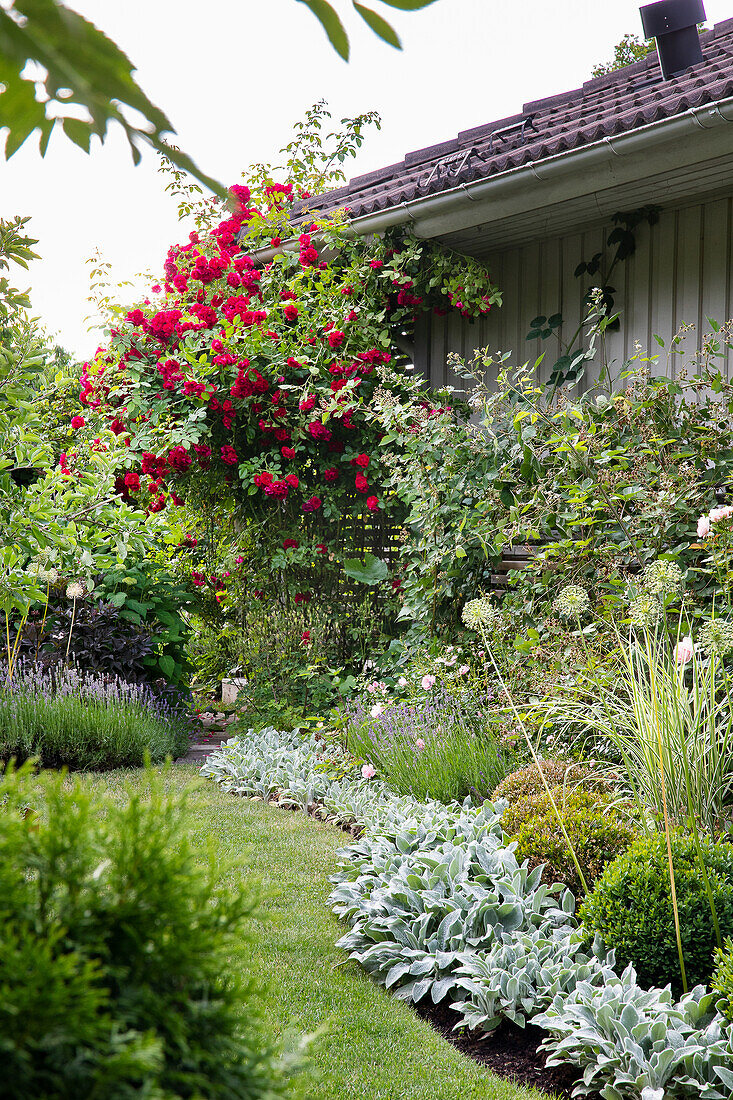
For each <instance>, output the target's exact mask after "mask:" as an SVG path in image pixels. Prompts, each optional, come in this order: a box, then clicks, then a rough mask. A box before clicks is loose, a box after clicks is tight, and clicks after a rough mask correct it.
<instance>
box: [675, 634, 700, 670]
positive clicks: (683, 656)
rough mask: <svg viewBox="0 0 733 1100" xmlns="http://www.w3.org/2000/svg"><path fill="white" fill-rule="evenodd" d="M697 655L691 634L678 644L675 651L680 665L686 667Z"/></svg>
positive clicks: (676, 659)
mask: <svg viewBox="0 0 733 1100" xmlns="http://www.w3.org/2000/svg"><path fill="white" fill-rule="evenodd" d="M694 653H695V647H694V645H693V644H692V638H691V637H690V636H689V634H688V635H687V636H686V637H684V638H683V639H682V641H681V642H678V643H677V646H676V648H675V651H674V659H675V661H676V662H677V664H678V665H686V664H687V662H688V661H691V660H692V658H693V655H694Z"/></svg>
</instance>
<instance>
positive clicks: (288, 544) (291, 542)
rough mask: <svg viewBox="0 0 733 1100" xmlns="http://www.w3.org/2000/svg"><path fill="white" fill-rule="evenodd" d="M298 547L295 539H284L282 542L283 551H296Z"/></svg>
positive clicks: (298, 544)
mask: <svg viewBox="0 0 733 1100" xmlns="http://www.w3.org/2000/svg"><path fill="white" fill-rule="evenodd" d="M299 546H300V543H299V542H298V541H297V539H285V541H284V542H283V550H297V549H298V547H299Z"/></svg>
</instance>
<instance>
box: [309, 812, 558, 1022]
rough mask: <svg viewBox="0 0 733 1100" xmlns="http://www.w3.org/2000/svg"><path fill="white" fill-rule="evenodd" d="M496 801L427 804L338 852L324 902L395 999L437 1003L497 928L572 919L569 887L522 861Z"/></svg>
mask: <svg viewBox="0 0 733 1100" xmlns="http://www.w3.org/2000/svg"><path fill="white" fill-rule="evenodd" d="M501 808H502V806H501V805H500V806H499V807H498V808H496V807H494V806H492V805H491V804H489V803H484V805H483V806H481V807H474V806H471V805H470V804H466V805H464V806H463V807H458V806H452V807H451V806H449V807H445V806H442V807H441V809H440V811H439V812H436V811H435V809H431V810H430V811H429V812H428V813H427V814H426V815H424V816H422V818H420V817H414V818H412V819H408V820H406V821H404V822H403V823H402V824H401V825H400V826H399V827H398V828H393V829H392V830H390V832H389V834H381V835H375V834H373V833H371V832H370V833H368V834H366V835H365V836H364V837H362V838H361V840H359V841H358V842H357V843H356V844H353V845H351V846H350V847H349V848H347V849H345V850H344V851H342V852H341V853H340V860H341V867H340V870H339V873H338V874H337V875H335V876H334V878H333V880H332V881H333V882H334V883H335V884H336V888H335V889H334V891H333V893H332V895H331V902H332V904H333V906H334V908H335V910H336V912H337V913H338V914H339V916H341V917H342V918H343V919H345V920H347V921H348V922H349V923H350V924H351V929H350V931H349V932H347V934H346V935H345V936H343V937H342V938H341V939H340V940H339V946H340V947H343V948H344V949H345V950H347V951H349V952H350V953H351V957H352V958H353V959H356V960H357V961H358V962H359V963H360V964H361V965H362V966H363V967H364V969H365V970H367V971H368V972H369V973H370V974H371V975H372V977H373V978H374V979H375V980H376V981H378V982H380V983H382V984H384V985H385V986H386V987H387V988H388V989H394V990H395V992H396V994H397V996H398V997H402V998H404V999H406V1000H412V1001H419V1000H420V999H421V998H422V997H424V996H425V995H426V994H430V997H431V998H432V1000H433V1002H435V1003H437V1002H438V1001H441V1000H442V999H443V998H445V997H447V996H448V995H449V994H450V993H452V992H453V991H454V989H455V988H456V980H457V974H456V972H457V970H458V968H459V967H464V968H465V967H466V966H467V965H468V964H469V960H470V959H471V958H472V957H473V956H474V955H475V954H476V953H478V952H483V951H486V950H488V949H489V948H491V946H492V945H494V944H495V943H500V942H502V937H503V936H518V935H521V934H523V933H526V932H529V931H531V930H532V929H543V930H544V931H545V934H546V935H547V936H552V934H553V932H554V930H556V929H559V928H562V927H570V928H572V927H574V925H575V921H574V918H573V912H574V909H575V899H574V898H573V895H572V894H571V893H570V891H569V890H564V891H563V888H562V887H560V886H554V887H548V886H546V885H544V884H543V883H541V882H540V877H541V874H542V869H541V868H538V869H536V870H534V871H532V872H530V871H528V870H527V867H526V865H522V866H519V864H518V863H517V860H516V856H515V855H514V849H513V846H512V845H507V843H506V840H505V837H504V835H503V833H502V831H501V826H500V817H501V812H500V811H501ZM561 891H562V896H561V897H558V894H559V893H560V892H561Z"/></svg>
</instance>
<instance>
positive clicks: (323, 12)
mask: <svg viewBox="0 0 733 1100" xmlns="http://www.w3.org/2000/svg"><path fill="white" fill-rule="evenodd" d="M297 2H298V3H299V4H305V6H306V7H307V8H310V10H311V11H312V12H313V14H314V15H315V17H316V19H317V20H318V22H319V23H320V24H321V26H322V27H323V29H324V31H325V32H326V34H327V35H328V40H329V42H330V43H331V45H332V46H333V48H334V49H335V51H336V53H337V54H338V55H339V57H343V59H344V61H348V60H349V39H348V36H347V34H346V31H345V30H344V25H343V23H342V22H341V20H340V19H339V17H338V15H337V13H336V12H335V11H334V9H333V8H332V7H331V5H330V4H329V3H328V0H297Z"/></svg>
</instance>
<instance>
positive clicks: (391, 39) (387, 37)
mask: <svg viewBox="0 0 733 1100" xmlns="http://www.w3.org/2000/svg"><path fill="white" fill-rule="evenodd" d="M352 3H353V5H354V7H355V8H356V10H357V11H358V13H359V15H360V16H361V17H362V19H363V20H364V22H365V23H366V24H367V25H368V26H369V27H371V29H372V30H373V31H374V33H375V34H376V35H377V36H378V37H379V38H381V39H382V41H384V42H387V43H389V45H390V46H394V48H395V49H396V50H401V49H402V43H401V42H400V39H399V35H398V34H397V32H396V31H395V29H394V27H391V26H390V24H389V23H388V22H387V20H386V19H382V17H381V15H377V13H376V12H375V11H372V9H371V8H365V7H364V5H363V4H357V2H356V0H352Z"/></svg>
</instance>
